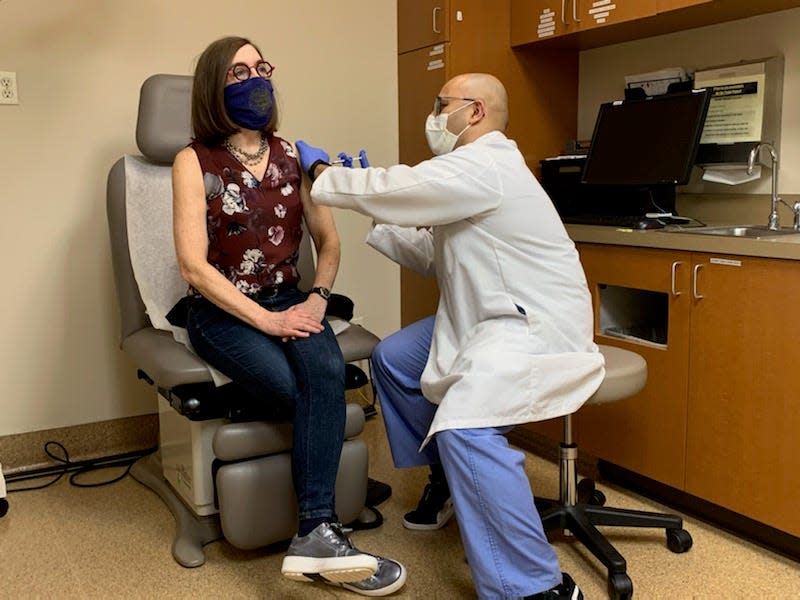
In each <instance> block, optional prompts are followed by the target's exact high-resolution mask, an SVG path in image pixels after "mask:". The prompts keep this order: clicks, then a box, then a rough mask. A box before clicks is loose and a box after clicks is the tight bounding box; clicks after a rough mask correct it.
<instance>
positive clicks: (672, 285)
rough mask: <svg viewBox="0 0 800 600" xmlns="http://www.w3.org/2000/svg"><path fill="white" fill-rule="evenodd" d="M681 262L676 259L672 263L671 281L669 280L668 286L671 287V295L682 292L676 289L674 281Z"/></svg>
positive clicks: (678, 294) (677, 294)
mask: <svg viewBox="0 0 800 600" xmlns="http://www.w3.org/2000/svg"><path fill="white" fill-rule="evenodd" d="M682 264H683V261H680V260H676V261H675V262H674V263H672V281H671V282H670V286H671V288H672V295H673V296H680V295H681V294H682V293H683V292H681V291H680V290H678V289H677V288H676V287H675V283H676V279H677V273H678V267H679V266H681V265H682Z"/></svg>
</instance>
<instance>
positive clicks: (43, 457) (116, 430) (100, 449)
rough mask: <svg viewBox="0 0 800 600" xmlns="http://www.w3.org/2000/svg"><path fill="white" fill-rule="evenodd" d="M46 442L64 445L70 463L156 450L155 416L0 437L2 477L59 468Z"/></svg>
mask: <svg viewBox="0 0 800 600" xmlns="http://www.w3.org/2000/svg"><path fill="white" fill-rule="evenodd" d="M49 441H54V442H58V443H60V444H61V445H63V446H64V447H65V448H66V449H67V452H69V457H70V460H72V461H85V460H93V459H97V458H102V457H106V456H110V455H118V454H125V453H128V452H136V451H141V450H146V449H148V448H152V447H154V446H158V414H157V413H153V414H148V415H140V416H135V417H125V418H122V419H113V420H110V421H100V422H97V423H86V424H84V425H74V426H71V427H59V428H56V429H45V430H42V431H32V432H28V433H19V434H14V435H5V436H0V463H2V465H3V473H4V474H5V475H14V474H16V473H23V472H26V471H36V470H40V469H47V468H49V467H52V466H55V465H58V464H59V463H58V462H56V461H54V460H53V459H51V458H50V457H48V456H47V454H45V451H44V446H45V444H46V443H47V442H49ZM52 450H53V449H52V448H51V451H52ZM54 454H55V452H54Z"/></svg>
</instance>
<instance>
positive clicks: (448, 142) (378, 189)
mask: <svg viewBox="0 0 800 600" xmlns="http://www.w3.org/2000/svg"><path fill="white" fill-rule="evenodd" d="M507 121H508V101H507V96H506V92H505V89H504V87H503V85H502V83H501V82H500V81H499V80H497V79H496V78H495V77H492V76H491V75H486V74H466V75H460V76H458V77H455V78H453V79H452V80H450V81H448V82H447V83H446V84H445V85H444V87H443V88H442V90H441V92H440V95H439V96H437V98H436V101H435V103H434V110H433V112H432V114H431V115H430V116H429V117H428V120H427V122H426V135H427V138H428V142H429V145H430V146H431V149H432V151H433V152H434V154H437V156H436V157H435V158H433V159H431V160H428V161H424V162H422V163H420V164H418V165H416V166H414V167H410V166H406V165H397V166H394V167H390V168H388V169H382V168H366V169H342V168H327V166H326V165H325V164H324V163H327V162H328V160H327V155H326V154H325V153H324V152H323V151H322V150H320V149H318V148H314V147H313V146H309V145H308V144H306V143H304V142H302V141H298V143H297V148H298V150H299V152H300V160H301V164H302V166H303V168H304V170H307V172H309V174H310V176H311V178H312V180H315V181H314V184H313V187H312V190H311V196H312V199H313V200H314V201H315V202H318V203H320V204H325V205H328V206H335V207H339V208H348V209H352V210H356V211H358V212H361V213H363V214H365V215H369V216H371V217H372V218H373V219H374V220H375V223H376V226H375V227H374V228H373V230H372V231H371V232H370V235H369V238H368V243H369V244H370V245H372V246H373V247H375V248H377V249H378V250H380V251H381V252H382V253H384V254H386V255H387V256H389V257H390V258H392V259H393V260H395V261H397V262H398V263H400V264H402V265H404V266H406V267H408V268H411V269H413V270H415V271H417V272H420V273H425V274H430V275H435V276H436V279H437V282H438V285H439V290H440V299H439V306H438V309H437V312H436V315H435V317H431V318H429V319H425V320H423V321H420V322H419V323H415V324H413V325H411V326H409V327H407V328H405V329H403V330H401V331H400V332H398V333H396V334H394V335H392V336H390V337H389V338H387V339H386V340H384V341H383V342H381V344H380V345H379V347H378V349H377V351H376V354H375V355H374V356H373V358H374V360H375V370H374V377H375V381H376V384H377V385H378V391H379V397H380V401H381V406H382V409H383V414H384V419H385V421H386V429H387V435H388V437H389V442H390V445H391V447H392V454H393V458H394V461H395V464H396V465H397V466H400V467H403V466H415V465H421V464H433V465H436V464H437V463H438V464H441V468H443V471H444V475H445V476H446V480H447V484H448V485H449V493H450V494H451V495H452V501H453V506H454V508H455V513H456V517H457V519H458V521H459V525H460V529H461V535H462V539H463V541H464V546H465V551H466V553H467V558H468V561H469V565H470V568H471V570H472V574H473V579H474V582H475V586H476V589H477V591H478V595H479V596H480V597H481V598H513V599H518V598H528V597H530V598H554V599H555V598H571V599H575V598H582V597H583V596H582V594H581V593H580V590H579V589H578V588H577V586H576V584H575V583H574V581H573V580H572V578H571V577H569V575H567V574H562V573H561V571H560V568H559V564H558V559H557V557H556V555H555V552H554V551H553V549H552V547H551V546H550V545H549V543H548V542H547V538H546V536H545V534H544V532H543V529H542V524H541V520H540V519H539V516H538V513H537V511H536V508H535V506H534V502H533V495H532V493H531V490H530V484H529V481H528V479H527V477H526V475H525V471H524V455H523V454H522V453H521V452H519V451H517V450H514V449H513V448H510V447H509V445H508V442H507V440H506V438H505V437H504V435H503V434H504V433H506V432H508V431H509V430H510V429H511V427H512V426H514V425H517V424H520V423H528V422H532V421H541V420H544V419H550V418H553V417H558V416H562V415H565V414H567V413H571V412H573V411H575V410H576V409H577V408H578V407H580V406H581V405H582V404H583V403H584V402H585V401H586V400H587V399H588V398H589V397H590V396H591V395H592V394H593V393H594V391H595V390H596V389H597V388H598V386H599V385H600V382H601V381H602V379H603V376H604V369H603V358H602V355H601V354H599V352H598V350H597V346H596V345H595V344H594V342H593V335H592V329H593V328H592V310H591V298H590V295H589V292H588V289H587V286H586V280H585V277H584V273H583V270H582V268H581V265H580V262H579V260H578V255H577V252H576V250H575V247H574V244H573V243H572V241H571V240H570V239H569V237H568V236H567V234H566V231H565V230H564V227H563V226H562V224H561V221H560V220H559V218H558V215H557V213H556V211H555V209H554V208H553V205H552V203H551V202H550V199H549V198H548V197H547V194H546V193H545V192H544V190H543V189H542V187H541V186H540V185H539V183H538V182H537V181H536V179H535V177H534V176H533V174H532V173H531V172H530V170H529V169H528V168H527V166H526V165H525V161H524V159H523V157H522V155H521V153H520V152H519V150H518V149H517V145H516V144H515V143H514V142H513V141H511V140H509V139H508V138H507V137H506V136H505V135H504V133H503V132H504V130H505V128H506V125H507ZM424 502H425V498H423V500H422V501H421V505H422V504H423V503H424ZM407 521H410V522H412V523H410V524H411V525H412V526H413V521H414V514H413V513H409V515H407ZM406 525H407V526H409V522H407V523H406ZM438 525H439V523H438V522H436V521H435V522H434V526H433V527H428V528H436V526H438ZM416 528H419V527H416Z"/></svg>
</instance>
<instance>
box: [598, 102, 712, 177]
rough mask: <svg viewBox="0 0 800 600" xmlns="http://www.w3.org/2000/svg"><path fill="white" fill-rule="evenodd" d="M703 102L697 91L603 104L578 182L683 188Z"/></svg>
mask: <svg viewBox="0 0 800 600" xmlns="http://www.w3.org/2000/svg"><path fill="white" fill-rule="evenodd" d="M709 98H710V94H709V93H708V92H707V91H706V90H699V91H693V92H685V93H676V94H668V95H663V96H653V97H651V98H643V99H636V100H626V101H621V102H608V103H606V104H603V105H602V106H601V107H600V112H599V113H598V115H597V122H596V123H595V127H594V133H593V134H592V143H591V146H590V147H589V156H588V157H587V160H586V166H585V167H584V170H583V181H584V182H585V183H589V184H596V185H639V186H642V185H644V186H655V185H663V184H679V185H683V184H686V183H688V182H689V177H690V176H691V173H692V165H693V164H694V159H695V155H696V154H697V145H698V142H699V140H700V135H701V134H702V132H703V123H704V122H705V118H706V112H707V111H708V102H709Z"/></svg>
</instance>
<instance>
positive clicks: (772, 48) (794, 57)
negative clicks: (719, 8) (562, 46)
mask: <svg viewBox="0 0 800 600" xmlns="http://www.w3.org/2000/svg"><path fill="white" fill-rule="evenodd" d="M798 32H800V8H797V9H791V10H786V11H782V12H778V13H773V14H768V15H763V16H758V17H752V18H749V19H742V20H740V21H734V22H731V23H722V24H720V25H714V26H711V27H703V28H698V29H693V30H689V31H683V32H679V33H674V34H670V35H663V36H658V37H653V38H649V39H644V40H639V41H635V42H628V43H625V44H617V45H614V46H608V47H605V48H597V49H594V50H588V51H585V52H582V53H581V57H580V86H579V107H578V136H579V137H580V138H581V139H588V138H590V137H591V135H592V130H593V128H594V122H595V118H596V116H597V109H598V107H599V105H600V104H601V103H602V102H607V101H609V100H617V99H619V98H622V95H623V89H624V86H625V80H624V77H625V75H629V74H634V73H646V72H649V71H653V70H656V69H661V68H665V67H686V68H687V69H688V68H691V69H692V70H694V69H697V68H704V67H709V66H714V65H719V64H726V63H731V62H736V61H740V60H749V59H758V58H764V57H768V56H777V55H783V56H784V60H785V62H784V81H783V109H782V113H783V114H782V127H781V145H780V149H779V151H780V163H781V167H780V181H779V184H780V185H779V192H780V193H781V194H787V195H788V194H800V36H799V35H798ZM698 173H699V169H695V174H694V178H693V181H692V183H691V184H690V185H689V186H687V187H686V188H685V189H684V190H683V191H685V192H691V193H706V194H711V193H727V194H734V195H741V194H768V193H769V192H770V171H769V170H766V169H765V170H763V171H762V177H761V180H760V181H758V182H752V183H749V184H745V185H739V186H726V185H723V184H712V183H708V182H701V181H700V179H699V175H698ZM738 201H739V200H738V199H737V198H735V197H730V198H729V199H722V200H717V202H718V203H722V204H724V203H728V205H729V206H733V204H732V203H736V202H738ZM747 201H748V200H747V199H745V198H743V199H742V202H747ZM722 204H720V206H719V210H718V211H717V213H716V214H717V216H720V215H724V214H725V207H724V206H723V205H722ZM686 206H687V207H688V206H690V205H689V204H687V205H686ZM768 212H769V207H768V205H767V204H764V203H763V202H762V203H761V204H759V205H758V207H757V215H753V218H755V217H756V216H757V217H758V218H760V219H761V220H763V221H764V222H766V217H767V214H768ZM784 222H785V223H790V222H791V221H790V217H789V216H787V217H785V221H784Z"/></svg>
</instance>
